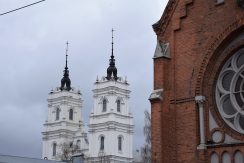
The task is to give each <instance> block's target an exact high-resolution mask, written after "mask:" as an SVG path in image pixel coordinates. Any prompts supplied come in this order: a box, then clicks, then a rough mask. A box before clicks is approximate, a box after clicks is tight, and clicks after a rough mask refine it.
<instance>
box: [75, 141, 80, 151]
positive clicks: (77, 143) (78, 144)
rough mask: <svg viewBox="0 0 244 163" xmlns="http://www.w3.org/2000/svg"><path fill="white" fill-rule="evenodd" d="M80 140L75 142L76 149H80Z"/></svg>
mask: <svg viewBox="0 0 244 163" xmlns="http://www.w3.org/2000/svg"><path fill="white" fill-rule="evenodd" d="M80 144H81V143H80V140H77V142H76V145H77V147H78V149H80Z"/></svg>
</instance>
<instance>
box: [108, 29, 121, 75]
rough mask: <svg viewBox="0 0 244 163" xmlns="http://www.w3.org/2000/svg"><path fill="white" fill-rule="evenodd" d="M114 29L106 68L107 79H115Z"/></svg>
mask: <svg viewBox="0 0 244 163" xmlns="http://www.w3.org/2000/svg"><path fill="white" fill-rule="evenodd" d="M113 34H114V29H112V54H111V58H110V60H109V67H108V68H107V77H106V78H107V80H111V79H114V80H117V79H118V77H117V68H116V67H115V59H114V35H113Z"/></svg>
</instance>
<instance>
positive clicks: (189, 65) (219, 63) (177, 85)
mask: <svg viewBox="0 0 244 163" xmlns="http://www.w3.org/2000/svg"><path fill="white" fill-rule="evenodd" d="M153 29H154V31H155V33H156V35H157V39H158V44H157V48H156V51H155V55H154V91H153V92H152V94H151V96H150V102H151V105H152V108H151V109H152V110H151V113H152V157H153V162H154V163H155V162H157V163H220V162H221V163H222V162H223V163H243V162H244V159H243V156H244V0H169V2H168V4H167V6H166V9H165V11H164V13H163V15H162V17H161V19H160V20H159V21H158V22H157V23H156V24H154V25H153Z"/></svg>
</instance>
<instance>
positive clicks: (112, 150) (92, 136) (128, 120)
mask: <svg viewBox="0 0 244 163" xmlns="http://www.w3.org/2000/svg"><path fill="white" fill-rule="evenodd" d="M109 62H110V63H109V67H108V68H107V76H106V77H102V78H101V79H100V80H99V79H98V78H97V80H96V82H95V84H94V85H95V88H94V90H93V93H94V95H93V98H94V107H93V109H92V111H91V114H90V124H89V142H90V143H89V154H90V159H92V160H93V162H106V161H109V162H111V163H116V162H126V163H128V162H132V157H133V156H132V145H133V116H132V114H131V113H130V110H129V94H130V90H129V89H128V86H129V84H128V82H127V81H126V79H122V78H121V77H118V76H117V68H116V67H115V59H114V54H113V30H112V54H111V58H110V60H109Z"/></svg>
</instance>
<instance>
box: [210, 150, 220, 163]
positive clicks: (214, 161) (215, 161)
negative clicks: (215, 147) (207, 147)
mask: <svg viewBox="0 0 244 163" xmlns="http://www.w3.org/2000/svg"><path fill="white" fill-rule="evenodd" d="M211 163H219V157H218V155H217V154H216V153H215V152H214V153H212V154H211Z"/></svg>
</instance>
